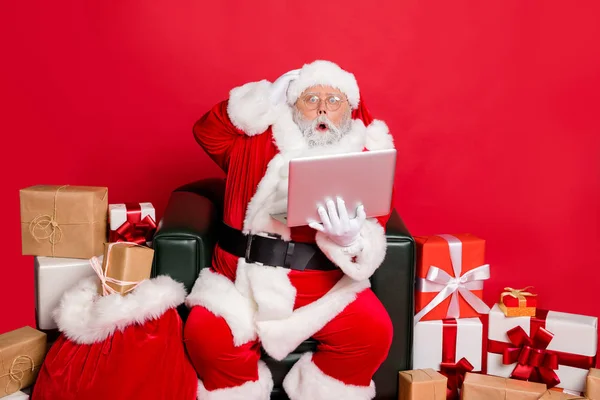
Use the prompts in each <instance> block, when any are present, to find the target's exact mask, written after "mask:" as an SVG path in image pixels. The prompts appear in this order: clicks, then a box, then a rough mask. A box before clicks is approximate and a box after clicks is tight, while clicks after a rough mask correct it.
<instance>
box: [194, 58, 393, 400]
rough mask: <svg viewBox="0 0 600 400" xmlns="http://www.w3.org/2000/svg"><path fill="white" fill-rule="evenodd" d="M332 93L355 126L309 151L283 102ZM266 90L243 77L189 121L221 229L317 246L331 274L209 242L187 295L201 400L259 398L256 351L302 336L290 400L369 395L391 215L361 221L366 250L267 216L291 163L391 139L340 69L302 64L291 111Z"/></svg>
mask: <svg viewBox="0 0 600 400" xmlns="http://www.w3.org/2000/svg"><path fill="white" fill-rule="evenodd" d="M317 84H321V85H329V86H333V87H336V88H339V89H340V90H341V91H342V92H343V93H345V94H346V96H347V98H348V101H349V103H350V106H351V108H352V111H353V113H352V116H353V120H352V126H351V129H350V131H349V132H348V133H347V134H345V135H344V136H343V137H342V138H341V139H340V141H339V142H338V143H336V144H334V145H331V146H326V147H313V148H309V146H308V144H307V142H306V140H305V138H304V137H303V135H302V133H301V131H300V130H299V128H298V126H297V125H296V124H295V123H294V121H293V118H292V111H291V107H290V105H292V104H294V103H295V101H296V99H297V98H298V96H299V95H300V94H301V93H302V92H303V91H304V90H305V89H306V88H308V87H310V86H314V85H317ZM272 85H273V84H272V83H271V82H269V81H266V80H263V81H259V82H251V83H248V84H245V85H243V86H241V87H238V88H235V89H233V90H232V91H231V92H230V97H229V99H227V100H225V101H223V102H221V103H219V104H217V105H216V106H215V107H213V108H212V109H211V110H210V111H209V112H208V113H206V114H205V115H204V116H203V117H202V118H201V119H200V120H199V121H198V122H197V123H196V124H195V125H194V129H193V131H194V135H195V138H196V140H197V142H198V143H199V144H200V146H202V148H203V149H204V150H205V151H206V152H207V153H208V155H209V156H210V157H211V158H212V159H213V160H214V161H215V162H216V163H217V164H218V165H219V166H220V167H221V168H222V169H223V170H224V171H225V172H226V175H227V180H226V191H225V200H224V215H223V219H224V221H223V222H224V223H225V224H227V225H229V226H231V227H233V228H235V229H238V230H241V231H243V232H244V233H246V234H256V235H265V234H267V233H268V234H276V235H280V237H281V238H282V239H283V240H286V241H292V242H302V243H316V245H317V246H318V248H319V249H320V250H321V251H322V252H323V253H324V254H325V256H326V257H327V258H328V259H329V260H331V261H332V262H333V263H334V264H336V265H337V267H338V268H335V269H333V270H328V271H321V270H303V271H298V270H293V269H289V268H285V267H281V266H267V265H261V264H260V263H249V262H246V260H245V259H244V258H243V257H238V256H235V255H233V254H230V253H228V252H226V251H224V250H223V249H222V248H221V247H219V246H218V245H217V247H216V248H215V252H214V257H213V262H212V267H211V268H210V269H205V270H203V271H202V272H201V274H200V276H199V277H198V279H197V281H196V283H195V285H194V287H193V289H192V292H191V293H190V295H189V296H188V297H187V299H186V304H187V305H188V307H190V308H191V311H190V315H189V318H188V320H187V322H186V326H185V331H184V336H185V342H186V346H187V350H188V354H189V355H190V358H191V360H192V363H193V364H194V367H195V368H196V371H197V373H198V375H199V378H200V380H199V390H198V398H199V399H200V400H214V399H245V400H267V399H269V393H270V392H271V389H272V387H273V383H272V378H271V375H270V372H269V370H268V368H267V367H266V366H265V364H264V363H263V362H262V361H260V347H261V346H262V347H263V348H264V350H265V351H266V352H267V353H268V354H269V355H270V356H272V357H273V358H275V359H277V360H281V359H283V358H285V357H286V356H287V355H288V354H289V353H290V352H292V351H293V350H295V349H296V348H297V346H298V345H299V344H300V343H302V342H303V341H304V340H306V339H308V338H310V337H313V338H315V339H316V340H317V341H318V342H319V345H318V349H317V351H316V352H315V353H314V354H311V353H307V354H304V355H303V356H302V358H301V359H300V360H299V361H298V362H297V363H296V364H295V365H294V367H293V368H292V370H291V371H290V372H289V373H288V375H287V376H286V378H285V380H284V389H285V391H286V393H287V394H288V396H289V397H290V398H291V399H292V400H308V399H310V400H321V399H323V400H324V399H346V400H353V399H356V400H363V399H372V398H373V397H374V395H375V387H374V383H373V381H372V376H373V374H374V372H375V371H376V370H377V369H378V367H379V366H380V364H381V363H382V362H383V361H384V360H385V358H386V356H387V353H388V350H389V346H390V344H391V339H392V325H391V322H390V319H389V316H388V314H387V312H386V310H385V309H384V307H383V306H382V304H381V303H380V302H379V300H378V299H377V297H376V296H375V295H374V293H373V292H372V291H371V289H370V282H369V277H370V276H371V275H372V274H373V272H374V271H375V270H376V269H377V268H378V267H379V265H380V263H381V262H382V261H383V258H384V256H385V250H386V239H385V232H384V226H385V224H386V222H387V219H388V217H389V215H385V216H382V217H380V218H372V219H367V220H366V221H365V223H364V224H363V226H362V228H361V232H360V235H361V237H362V243H363V246H362V247H363V248H362V250H350V251H349V249H347V248H343V247H341V246H339V245H337V244H335V242H334V241H332V240H331V239H330V238H329V237H327V236H326V235H325V234H324V233H323V232H319V231H316V230H314V229H312V228H310V227H301V228H292V229H290V228H288V227H287V226H285V225H284V224H282V223H281V222H279V221H277V220H275V219H273V218H272V217H271V216H270V215H271V214H276V213H280V212H284V211H285V210H286V206H287V193H286V191H287V174H288V163H289V161H290V160H291V159H292V158H295V157H299V156H304V155H308V154H325V153H342V152H351V151H368V150H376V149H388V148H392V147H393V146H394V144H393V140H392V136H391V135H390V134H389V131H388V128H387V126H386V125H385V123H383V122H382V121H379V120H373V119H372V118H371V117H370V115H369V114H368V112H367V110H366V108H365V107H364V106H363V105H362V103H361V101H360V95H359V90H358V85H357V83H356V80H355V78H354V76H353V75H352V74H351V73H349V72H346V71H344V70H342V69H341V68H340V67H338V66H337V65H336V64H333V63H331V62H327V61H316V62H314V63H311V64H307V65H305V66H304V67H303V68H302V69H301V70H300V73H299V77H298V78H297V79H295V80H294V81H292V82H291V83H290V85H289V89H288V91H287V103H288V104H275V105H274V104H273V103H272V102H271V101H269V95H270V91H271V90H272Z"/></svg>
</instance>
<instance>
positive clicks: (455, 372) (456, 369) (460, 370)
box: [440, 357, 474, 400]
mask: <svg viewBox="0 0 600 400" xmlns="http://www.w3.org/2000/svg"><path fill="white" fill-rule="evenodd" d="M473 368H474V367H473V365H471V363H470V362H469V361H468V360H467V359H466V358H464V357H463V358H461V359H460V360H459V361H458V362H456V363H450V362H443V363H441V364H440V372H441V373H442V375H444V376H446V377H447V378H448V386H447V389H446V398H447V399H448V400H458V399H459V398H460V396H459V394H458V389H460V388H461V387H462V384H463V381H464V380H465V374H466V373H467V372H471V371H473Z"/></svg>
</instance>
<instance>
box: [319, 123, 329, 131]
mask: <svg viewBox="0 0 600 400" xmlns="http://www.w3.org/2000/svg"><path fill="white" fill-rule="evenodd" d="M327 129H328V128H327V124H319V125H317V130H318V131H319V132H325V131H326V130H327Z"/></svg>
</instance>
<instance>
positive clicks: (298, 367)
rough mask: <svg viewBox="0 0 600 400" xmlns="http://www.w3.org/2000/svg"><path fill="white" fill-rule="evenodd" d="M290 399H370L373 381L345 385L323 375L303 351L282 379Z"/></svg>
mask: <svg viewBox="0 0 600 400" xmlns="http://www.w3.org/2000/svg"><path fill="white" fill-rule="evenodd" d="M283 388H284V390H285V392H286V393H287V395H288V397H289V398H290V400H338V399H343V400H371V399H373V398H374V397H375V382H373V381H371V384H370V385H369V386H356V385H347V384H345V383H344V382H342V381H339V380H337V379H335V378H332V377H331V376H329V375H325V374H324V373H323V371H321V370H320V369H319V367H317V366H316V365H315V363H313V361H312V353H305V354H303V355H302V357H300V359H299V360H298V361H297V362H296V363H295V364H294V366H293V367H292V369H291V370H290V372H288V374H287V375H286V377H285V379H284V380H283Z"/></svg>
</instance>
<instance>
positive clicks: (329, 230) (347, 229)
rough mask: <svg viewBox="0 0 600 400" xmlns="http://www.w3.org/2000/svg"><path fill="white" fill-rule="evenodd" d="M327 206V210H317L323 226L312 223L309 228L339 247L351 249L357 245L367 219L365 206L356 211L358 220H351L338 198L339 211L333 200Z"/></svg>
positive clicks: (327, 202)
mask: <svg viewBox="0 0 600 400" xmlns="http://www.w3.org/2000/svg"><path fill="white" fill-rule="evenodd" d="M325 204H326V205H327V210H325V208H324V207H323V206H320V207H319V208H318V210H317V211H318V212H319V216H320V217H321V222H322V224H319V223H318V222H311V223H309V224H308V226H310V227H311V228H313V229H316V230H318V231H320V232H323V233H324V234H325V235H327V237H329V239H331V240H332V241H333V242H334V243H336V244H337V245H338V246H342V247H350V246H354V245H356V244H357V241H358V239H360V229H361V228H362V226H363V223H364V222H365V219H366V218H367V216H366V214H365V208H364V206H363V205H360V206H359V207H358V209H357V210H356V218H353V219H350V217H349V216H348V210H347V209H346V204H345V203H344V200H343V199H341V198H339V197H338V198H337V210H336V207H335V203H334V202H333V200H327V201H326V203H325ZM361 250H362V249H361Z"/></svg>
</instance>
